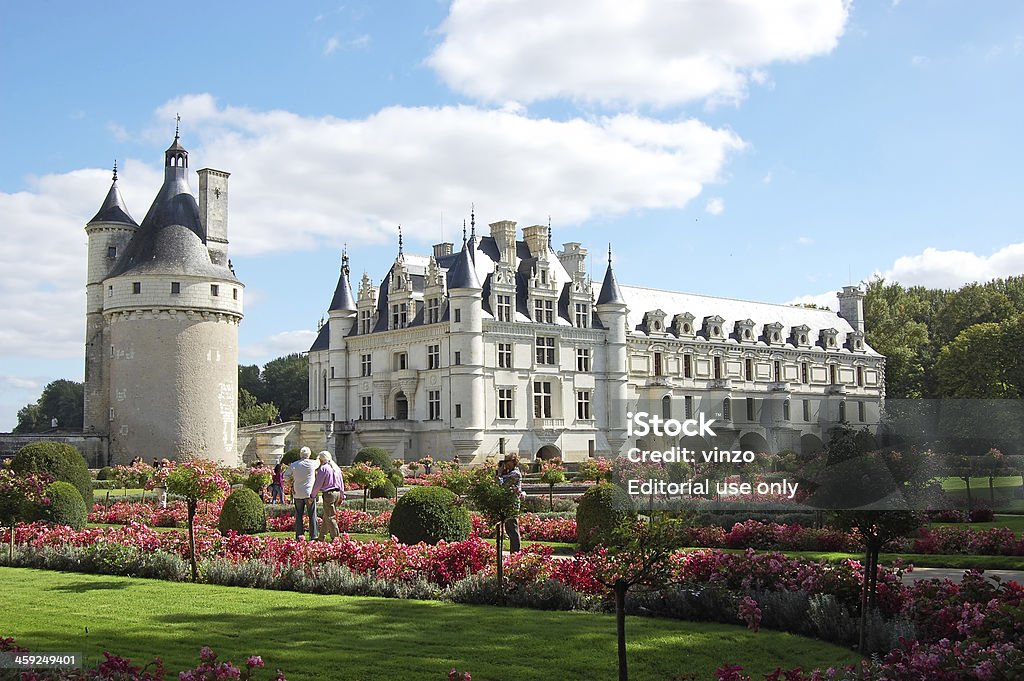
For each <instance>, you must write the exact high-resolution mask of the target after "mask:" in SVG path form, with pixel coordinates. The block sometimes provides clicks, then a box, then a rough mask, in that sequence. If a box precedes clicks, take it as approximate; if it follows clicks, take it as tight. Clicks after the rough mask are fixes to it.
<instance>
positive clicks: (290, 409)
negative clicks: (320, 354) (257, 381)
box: [263, 353, 309, 421]
mask: <svg viewBox="0 0 1024 681" xmlns="http://www.w3.org/2000/svg"><path fill="white" fill-rule="evenodd" d="M263 382H264V383H265V384H266V386H267V393H266V399H267V401H270V402H273V403H274V404H275V405H277V408H278V410H280V412H281V417H282V418H284V419H286V420H289V421H291V420H298V419H301V418H302V412H303V410H305V409H306V407H307V406H308V398H309V393H308V389H309V388H308V385H309V364H308V362H307V361H306V358H305V356H303V355H302V354H300V353H294V354H291V355H286V356H285V357H278V358H277V359H275V360H272V361H270V362H267V363H266V365H264V367H263Z"/></svg>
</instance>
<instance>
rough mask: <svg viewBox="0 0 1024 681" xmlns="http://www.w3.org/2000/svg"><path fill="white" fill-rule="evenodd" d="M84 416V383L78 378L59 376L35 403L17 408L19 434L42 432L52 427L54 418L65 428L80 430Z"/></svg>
mask: <svg viewBox="0 0 1024 681" xmlns="http://www.w3.org/2000/svg"><path fill="white" fill-rule="evenodd" d="M84 416H85V386H84V385H83V384H82V383H78V382H76V381H69V380H66V379H59V380H56V381H51V382H50V383H48V384H47V385H46V387H45V388H43V392H42V394H41V395H40V396H39V399H38V400H37V401H36V403H35V405H26V406H25V407H23V408H22V409H20V410H19V411H18V425H16V426H15V428H14V432H16V433H39V432H43V431H45V430H49V429H50V427H51V426H50V422H51V419H54V418H56V419H57V424H58V425H59V427H60V428H62V429H64V430H81V429H82V423H83V420H84Z"/></svg>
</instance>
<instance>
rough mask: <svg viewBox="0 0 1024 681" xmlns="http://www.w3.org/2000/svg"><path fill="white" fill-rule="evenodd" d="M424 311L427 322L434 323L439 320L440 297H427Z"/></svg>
mask: <svg viewBox="0 0 1024 681" xmlns="http://www.w3.org/2000/svg"><path fill="white" fill-rule="evenodd" d="M426 311H427V314H426V318H427V324H436V323H437V322H439V321H441V299H440V298H428V299H427V305H426Z"/></svg>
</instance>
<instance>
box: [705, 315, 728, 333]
mask: <svg viewBox="0 0 1024 681" xmlns="http://www.w3.org/2000/svg"><path fill="white" fill-rule="evenodd" d="M724 323H725V319H723V318H722V317H719V316H718V315H715V316H713V317H705V318H704V328H703V331H704V335H705V336H706V337H708V338H724V335H723V334H722V324H724Z"/></svg>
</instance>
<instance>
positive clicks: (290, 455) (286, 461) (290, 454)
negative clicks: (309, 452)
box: [281, 447, 301, 466]
mask: <svg viewBox="0 0 1024 681" xmlns="http://www.w3.org/2000/svg"><path fill="white" fill-rule="evenodd" d="M300 449H301V447H292V448H291V449H289V450H288V451H287V452H285V453H284V456H282V457H281V465H282V466H288V465H290V464H293V463H295V462H296V461H298V460H299V450H300Z"/></svg>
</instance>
